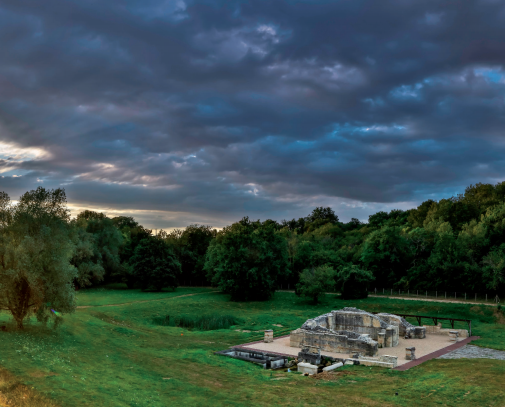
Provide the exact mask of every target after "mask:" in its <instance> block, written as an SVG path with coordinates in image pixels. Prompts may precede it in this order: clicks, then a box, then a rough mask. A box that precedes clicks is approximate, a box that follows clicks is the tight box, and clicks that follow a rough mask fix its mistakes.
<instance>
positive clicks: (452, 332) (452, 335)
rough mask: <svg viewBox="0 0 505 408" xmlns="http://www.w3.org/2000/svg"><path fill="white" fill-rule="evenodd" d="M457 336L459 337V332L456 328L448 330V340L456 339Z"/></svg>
mask: <svg viewBox="0 0 505 408" xmlns="http://www.w3.org/2000/svg"><path fill="white" fill-rule="evenodd" d="M458 337H459V332H458V331H457V330H450V331H449V340H450V341H454V342H456V341H458Z"/></svg>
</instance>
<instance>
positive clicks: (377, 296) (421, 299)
mask: <svg viewBox="0 0 505 408" xmlns="http://www.w3.org/2000/svg"><path fill="white" fill-rule="evenodd" d="M368 297H375V298H381V297H386V298H388V299H402V300H419V301H421V302H441V303H461V304H463V305H483V306H496V304H493V303H489V302H488V303H479V302H470V301H468V300H467V301H464V300H447V299H425V298H411V297H401V296H380V295H368Z"/></svg>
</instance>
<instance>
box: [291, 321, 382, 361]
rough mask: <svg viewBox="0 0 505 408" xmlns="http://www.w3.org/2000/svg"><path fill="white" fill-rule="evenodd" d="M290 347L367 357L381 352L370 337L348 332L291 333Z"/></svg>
mask: <svg viewBox="0 0 505 408" xmlns="http://www.w3.org/2000/svg"><path fill="white" fill-rule="evenodd" d="M290 346H291V347H297V348H301V347H302V346H312V347H319V348H320V349H321V350H323V351H330V352H333V353H350V352H358V353H361V354H363V355H367V356H376V355H377V354H378V350H379V346H378V343H377V342H376V341H374V340H373V339H371V338H370V337H369V336H362V335H359V334H358V333H353V332H350V331H346V330H340V331H331V330H327V331H323V332H319V331H314V330H305V329H303V328H301V329H297V330H294V331H292V332H291V336H290Z"/></svg>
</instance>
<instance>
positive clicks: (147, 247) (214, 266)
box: [0, 182, 505, 327]
mask: <svg viewBox="0 0 505 408" xmlns="http://www.w3.org/2000/svg"><path fill="white" fill-rule="evenodd" d="M69 214H70V213H69V210H68V209H67V207H66V196H65V192H64V190H62V189H57V190H46V189H44V188H42V187H39V188H38V189H37V190H32V191H29V192H27V193H26V194H24V195H23V196H21V198H20V199H19V201H18V202H17V204H15V205H13V204H12V202H11V201H10V198H9V196H8V194H6V193H0V310H2V309H3V310H8V311H10V312H11V313H12V315H13V316H14V318H15V320H16V321H17V322H18V326H20V327H22V322H23V319H24V318H25V317H26V316H28V315H29V314H30V313H32V312H33V313H36V314H37V317H38V319H39V320H40V321H43V322H44V321H47V320H48V319H49V318H53V319H55V321H56V323H57V322H58V316H59V314H58V313H57V312H56V310H58V311H59V312H63V313H64V312H71V311H72V310H73V308H74V307H75V302H74V294H75V290H79V288H82V287H87V286H92V285H99V284H103V283H111V282H124V283H125V284H126V285H128V287H130V288H133V287H138V288H141V289H143V290H161V289H162V288H176V287H177V286H178V285H195V286H204V285H215V286H218V287H219V288H220V289H221V290H223V291H224V292H225V293H229V294H230V295H231V299H232V300H240V299H257V300H262V299H268V298H269V297H271V296H272V294H273V293H274V291H275V290H276V289H278V288H279V287H281V285H282V286H283V287H288V285H289V287H291V288H294V289H296V291H297V293H298V294H299V295H305V296H309V297H312V298H313V299H314V301H317V298H318V296H319V295H320V294H321V293H322V292H323V291H325V290H330V289H333V288H337V289H339V290H342V293H343V296H344V297H345V296H348V297H359V296H363V295H366V294H364V293H365V292H366V291H367V290H369V289H370V288H372V287H379V288H383V287H384V288H394V289H403V290H440V291H443V290H450V291H453V292H454V291H468V292H488V293H490V294H499V295H502V294H503V293H504V291H505V275H504V270H505V234H504V232H505V182H502V183H499V184H497V185H491V184H482V183H479V184H476V185H471V186H469V187H467V188H466V190H465V192H464V193H463V194H459V195H458V196H457V197H451V198H447V199H442V200H440V201H433V200H427V201H425V202H423V203H422V204H421V205H419V207H417V208H414V209H411V210H407V211H402V210H392V211H391V212H389V213H386V212H378V213H376V214H373V215H370V217H369V219H368V223H362V222H360V221H359V220H357V219H355V218H353V219H351V221H349V222H347V223H343V222H340V221H339V218H338V215H337V214H335V213H334V211H333V210H332V209H331V208H323V207H318V208H315V209H314V210H313V211H312V212H311V214H309V215H308V216H306V217H303V218H298V219H293V220H290V221H288V220H283V221H281V222H278V221H274V220H265V221H262V222H261V221H260V220H257V221H254V220H250V219H249V218H248V217H244V218H243V219H242V220H240V221H238V222H236V223H234V224H232V225H230V226H227V227H224V228H223V229H222V230H219V231H218V230H216V229H213V228H212V227H210V226H204V225H190V226H188V227H187V228H185V229H176V230H174V231H172V232H170V233H167V232H166V231H160V232H158V233H157V234H156V235H154V234H153V231H152V230H150V229H147V228H145V227H143V226H142V225H139V224H138V223H137V222H136V221H135V220H134V219H133V218H132V217H115V218H109V217H107V216H106V215H105V214H103V213H97V212H93V211H88V210H87V211H83V212H81V213H80V214H78V215H77V217H75V218H73V219H72V218H71V217H70V215H69Z"/></svg>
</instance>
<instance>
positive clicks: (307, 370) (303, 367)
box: [298, 363, 317, 375]
mask: <svg viewBox="0 0 505 408" xmlns="http://www.w3.org/2000/svg"><path fill="white" fill-rule="evenodd" d="M298 371H300V372H302V373H303V374H309V375H312V374H317V365H314V364H309V363H298Z"/></svg>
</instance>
